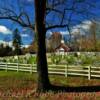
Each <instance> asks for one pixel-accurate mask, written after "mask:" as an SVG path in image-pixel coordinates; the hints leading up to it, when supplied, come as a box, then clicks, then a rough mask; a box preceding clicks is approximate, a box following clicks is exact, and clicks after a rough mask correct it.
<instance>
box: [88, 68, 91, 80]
mask: <svg viewBox="0 0 100 100" xmlns="http://www.w3.org/2000/svg"><path fill="white" fill-rule="evenodd" d="M90 79H91V66H89V67H88V80H90Z"/></svg>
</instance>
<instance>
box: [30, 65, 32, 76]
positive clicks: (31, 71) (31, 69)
mask: <svg viewBox="0 0 100 100" xmlns="http://www.w3.org/2000/svg"><path fill="white" fill-rule="evenodd" d="M30 73H31V74H32V64H30Z"/></svg>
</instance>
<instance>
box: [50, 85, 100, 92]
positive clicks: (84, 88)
mask: <svg viewBox="0 0 100 100" xmlns="http://www.w3.org/2000/svg"><path fill="white" fill-rule="evenodd" d="M51 91H54V92H58V91H63V92H100V86H79V87H69V86H53V85H51Z"/></svg>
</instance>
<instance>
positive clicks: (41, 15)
mask: <svg viewBox="0 0 100 100" xmlns="http://www.w3.org/2000/svg"><path fill="white" fill-rule="evenodd" d="M45 10H46V0H35V33H36V35H37V74H38V88H37V91H38V92H43V91H47V90H48V89H49V86H50V82H49V78H48V67H47V59H46V44H45V34H46V29H45Z"/></svg>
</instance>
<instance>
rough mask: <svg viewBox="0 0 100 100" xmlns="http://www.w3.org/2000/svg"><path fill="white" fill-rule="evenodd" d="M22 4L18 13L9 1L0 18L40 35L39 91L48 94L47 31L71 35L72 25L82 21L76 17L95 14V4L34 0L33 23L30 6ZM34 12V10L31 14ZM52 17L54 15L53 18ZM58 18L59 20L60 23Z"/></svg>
mask: <svg viewBox="0 0 100 100" xmlns="http://www.w3.org/2000/svg"><path fill="white" fill-rule="evenodd" d="M4 1H5V0H4ZM9 1H10V0H9ZM18 1H19V0H18ZM20 1H24V0H20ZM26 2H27V1H26ZM20 3H21V2H20ZM20 3H18V5H20V7H19V8H20V10H19V11H17V12H16V10H14V8H13V6H12V8H11V7H8V5H9V3H8V1H7V3H6V4H7V7H5V6H4V7H1V9H0V19H7V20H11V21H13V22H16V23H17V24H19V25H20V26H22V27H25V28H28V29H31V30H33V31H35V33H36V35H37V45H38V47H37V49H38V50H37V72H38V91H47V90H49V89H51V88H52V87H51V85H50V82H49V78H48V68H47V59H46V46H45V35H46V31H48V30H51V29H55V28H65V27H66V28H67V29H68V31H69V32H70V26H72V24H75V23H76V21H78V22H80V21H81V20H78V19H75V17H76V15H79V17H80V16H82V15H83V16H82V17H83V18H86V17H87V18H88V17H89V16H91V15H93V13H91V11H90V9H92V8H93V7H94V2H92V1H90V0H71V1H70V0H34V1H32V3H31V4H34V5H35V21H34V20H32V18H34V16H33V17H32V16H30V15H29V13H28V12H27V11H26V10H25V9H24V7H26V6H27V5H26V4H27V3H25V2H24V3H23V5H21V4H20ZM10 6H11V5H10ZM28 6H29V4H28ZM33 11H34V8H33ZM31 12H32V11H30V13H31ZM88 15H89V16H88ZM48 16H52V17H51V19H50V17H48ZM57 19H58V20H59V21H56V20H57ZM32 21H33V22H32Z"/></svg>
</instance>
